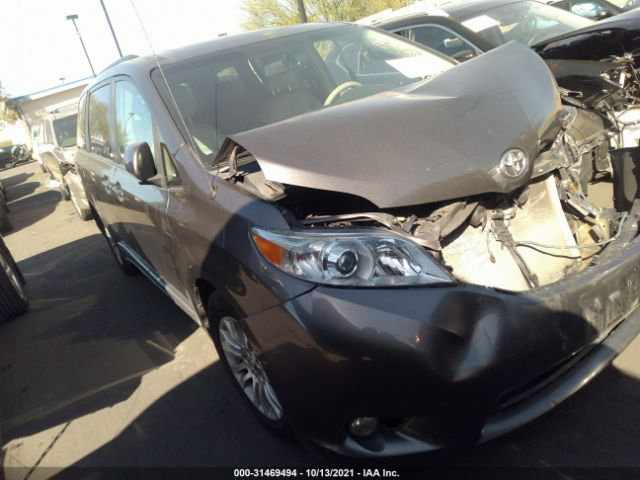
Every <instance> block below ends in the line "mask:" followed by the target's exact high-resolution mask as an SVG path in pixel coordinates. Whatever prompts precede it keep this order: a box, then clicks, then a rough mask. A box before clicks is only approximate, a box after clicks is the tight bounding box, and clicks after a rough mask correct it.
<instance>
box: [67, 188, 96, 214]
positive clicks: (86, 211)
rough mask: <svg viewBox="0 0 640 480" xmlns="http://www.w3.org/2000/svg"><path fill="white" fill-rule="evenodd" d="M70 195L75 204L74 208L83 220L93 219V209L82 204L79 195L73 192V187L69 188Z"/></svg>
mask: <svg viewBox="0 0 640 480" xmlns="http://www.w3.org/2000/svg"><path fill="white" fill-rule="evenodd" d="M69 197H71V203H72V204H73V209H74V210H75V211H76V213H77V214H78V216H79V217H80V218H81V219H82V220H85V221H86V220H90V219H91V210H90V209H89V208H82V205H80V201H79V200H78V197H76V195H75V193H73V189H72V188H70V189H69Z"/></svg>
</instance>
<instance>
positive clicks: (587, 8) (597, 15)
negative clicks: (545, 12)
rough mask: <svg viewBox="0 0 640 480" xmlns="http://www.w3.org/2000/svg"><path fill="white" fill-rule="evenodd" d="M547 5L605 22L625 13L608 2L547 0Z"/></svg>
mask: <svg viewBox="0 0 640 480" xmlns="http://www.w3.org/2000/svg"><path fill="white" fill-rule="evenodd" d="M546 3H548V4H549V5H553V6H554V7H557V8H562V9H563V10H568V11H569V12H571V13H575V14H576V15H580V16H581V17H585V18H589V19H591V20H604V19H605V18H609V17H613V16H614V15H619V14H621V13H623V12H624V11H625V9H624V8H622V7H619V6H617V5H616V4H614V3H611V2H608V1H607V0H547V2H546Z"/></svg>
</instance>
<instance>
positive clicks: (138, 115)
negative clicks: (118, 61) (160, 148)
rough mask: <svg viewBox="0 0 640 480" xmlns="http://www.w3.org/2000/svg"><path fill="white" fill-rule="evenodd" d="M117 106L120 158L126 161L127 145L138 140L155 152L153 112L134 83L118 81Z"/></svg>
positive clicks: (117, 136)
mask: <svg viewBox="0 0 640 480" xmlns="http://www.w3.org/2000/svg"><path fill="white" fill-rule="evenodd" d="M115 106H116V108H115V117H116V144H117V147H118V154H119V156H120V158H121V159H123V161H124V152H125V150H126V148H127V145H130V144H132V143H136V142H147V143H148V144H149V148H150V149H151V153H154V142H153V122H152V121H151V112H150V111H149V109H148V108H147V104H146V103H145V101H144V99H143V98H142V96H141V95H140V92H138V90H137V89H136V87H134V86H133V84H131V83H130V82H127V81H118V82H116V96H115Z"/></svg>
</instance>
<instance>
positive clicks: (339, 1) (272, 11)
mask: <svg viewBox="0 0 640 480" xmlns="http://www.w3.org/2000/svg"><path fill="white" fill-rule="evenodd" d="M413 2H414V0H305V2H304V3H305V6H306V10H307V18H308V19H309V21H310V22H340V21H346V22H352V21H354V20H358V19H359V18H362V17H366V16H369V15H373V14H374V13H377V12H380V11H382V10H386V9H387V8H393V9H396V8H401V7H406V6H407V5H410V4H412V3H413ZM242 9H243V10H244V11H245V12H246V14H247V17H246V19H245V21H244V22H243V26H244V27H245V28H246V29H247V30H255V29H258V28H268V27H282V26H285V25H293V24H295V23H300V16H299V14H298V13H299V12H298V2H297V0H243V4H242Z"/></svg>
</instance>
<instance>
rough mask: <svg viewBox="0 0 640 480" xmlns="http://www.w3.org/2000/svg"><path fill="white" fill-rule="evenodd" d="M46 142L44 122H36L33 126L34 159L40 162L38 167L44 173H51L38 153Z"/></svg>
mask: <svg viewBox="0 0 640 480" xmlns="http://www.w3.org/2000/svg"><path fill="white" fill-rule="evenodd" d="M44 143H45V142H44V126H43V123H42V122H34V123H33V124H32V125H31V145H33V147H34V148H33V157H34V158H35V159H36V162H38V166H39V167H40V170H42V172H43V173H49V172H48V170H47V169H46V167H45V165H44V161H43V160H42V158H41V157H40V154H39V153H38V146H39V145H43V144H44Z"/></svg>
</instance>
